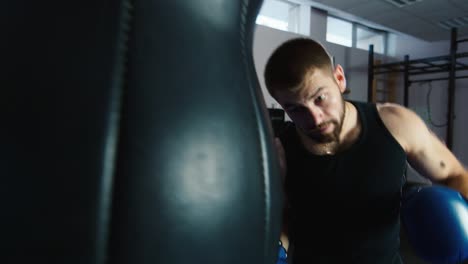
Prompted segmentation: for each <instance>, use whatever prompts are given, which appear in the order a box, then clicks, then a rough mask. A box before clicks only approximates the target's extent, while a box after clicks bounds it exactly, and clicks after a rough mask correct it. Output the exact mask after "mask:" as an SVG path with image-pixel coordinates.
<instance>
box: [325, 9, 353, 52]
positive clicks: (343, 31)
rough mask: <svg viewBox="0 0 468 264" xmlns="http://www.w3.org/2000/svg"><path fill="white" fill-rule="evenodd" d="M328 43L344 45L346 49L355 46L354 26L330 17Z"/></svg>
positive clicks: (328, 20) (328, 21)
mask: <svg viewBox="0 0 468 264" xmlns="http://www.w3.org/2000/svg"><path fill="white" fill-rule="evenodd" d="M326 39H327V41H328V42H332V43H335V44H339V45H343V46H346V47H352V46H353V24H352V23H350V22H348V21H345V20H341V19H338V18H334V17H331V16H329V17H328V18H327V36H326Z"/></svg>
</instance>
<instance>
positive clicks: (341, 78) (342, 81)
mask: <svg viewBox="0 0 468 264" xmlns="http://www.w3.org/2000/svg"><path fill="white" fill-rule="evenodd" d="M333 75H334V77H335V80H336V83H337V84H338V87H339V88H340V92H341V93H343V92H344V91H345V90H346V77H345V74H344V70H343V67H341V65H339V64H336V66H335V70H334V71H333Z"/></svg>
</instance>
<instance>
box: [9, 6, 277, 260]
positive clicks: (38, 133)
mask: <svg viewBox="0 0 468 264" xmlns="http://www.w3.org/2000/svg"><path fill="white" fill-rule="evenodd" d="M260 5H261V0H193V1H192V0H190V1H187V0H158V1H149V0H146V1H145V0H132V1H117V0H92V1H91V0H82V1H58V0H54V1H35V0H14V1H13V0H9V1H7V2H6V3H3V5H2V8H1V9H0V32H2V40H1V41H0V65H1V66H0V91H1V92H0V120H1V122H2V125H1V129H0V169H1V171H0V173H1V179H2V183H1V184H0V205H1V210H2V215H1V217H0V234H1V236H0V241H1V243H0V263H67V264H69V263H86V264H94V263H95V264H104V263H133V264H135V263H152V264H154V263H161V264H162V263H164V264H182V263H183V264H187V263H213V264H215V263H216V264H229V263H236V264H237V263H252V264H253V263H255V264H258V263H274V262H275V260H276V256H277V251H276V250H277V243H278V242H277V241H278V238H279V232H280V217H281V216H280V215H281V206H282V204H281V203H282V202H281V200H282V197H281V186H280V176H279V169H278V163H277V157H276V155H275V154H274V153H275V152H274V148H273V141H272V137H273V134H272V130H271V127H270V125H269V122H268V120H267V118H266V117H267V112H266V107H265V106H264V102H263V98H262V95H261V92H260V89H259V85H258V82H257V77H256V73H255V69H254V65H253V59H252V38H253V29H254V25H255V23H254V22H255V18H256V15H257V12H258V10H259V8H260Z"/></svg>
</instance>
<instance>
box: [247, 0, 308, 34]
mask: <svg viewBox="0 0 468 264" xmlns="http://www.w3.org/2000/svg"><path fill="white" fill-rule="evenodd" d="M299 10H300V5H299V4H294V3H291V2H288V1H281V0H265V1H264V2H263V5H262V8H261V9H260V12H259V14H258V16H257V20H256V23H257V24H259V25H263V26H267V27H271V28H276V29H279V30H283V31H290V32H295V33H298V32H299Z"/></svg>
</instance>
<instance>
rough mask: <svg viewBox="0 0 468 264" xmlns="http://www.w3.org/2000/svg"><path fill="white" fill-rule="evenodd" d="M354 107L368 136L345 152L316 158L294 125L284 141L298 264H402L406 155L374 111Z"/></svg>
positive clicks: (372, 107)
mask: <svg viewBox="0 0 468 264" xmlns="http://www.w3.org/2000/svg"><path fill="white" fill-rule="evenodd" d="M351 103H353V105H355V107H356V108H357V110H358V116H359V119H360V122H361V125H362V130H361V134H360V136H359V138H358V140H357V141H356V142H355V143H354V144H353V145H352V146H351V147H350V148H348V149H347V150H345V151H343V152H340V153H338V154H336V155H331V156H330V155H325V156H318V155H313V154H311V153H310V152H308V151H307V150H306V149H305V148H304V147H303V146H302V144H301V143H300V141H299V138H298V136H297V133H296V130H295V127H294V125H293V124H292V123H289V124H288V125H287V126H286V128H285V130H284V132H283V133H282V135H281V136H280V138H281V141H282V142H283V145H284V148H285V152H286V159H287V167H288V175H287V177H286V193H287V196H288V200H289V204H290V214H289V215H290V217H289V223H290V227H289V230H290V238H291V241H292V244H293V248H294V252H293V254H292V256H293V262H292V263H294V264H298V263H360V264H362V263H373V264H375V263H379V264H382V263H401V260H400V255H399V244H400V242H399V232H400V222H399V212H400V197H401V189H402V186H403V184H404V182H405V177H404V174H405V170H406V154H405V152H404V150H403V149H402V147H401V146H400V145H399V143H398V142H397V141H396V140H395V139H394V138H393V136H392V135H391V134H390V132H389V131H388V130H387V128H386V127H385V125H384V124H383V122H382V120H381V119H380V117H379V114H378V112H377V108H376V106H375V104H367V103H359V102H351Z"/></svg>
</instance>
